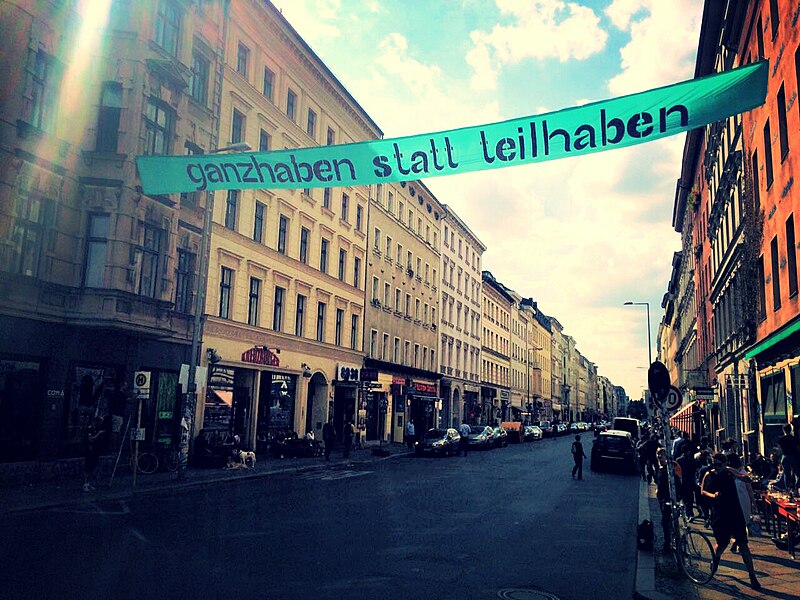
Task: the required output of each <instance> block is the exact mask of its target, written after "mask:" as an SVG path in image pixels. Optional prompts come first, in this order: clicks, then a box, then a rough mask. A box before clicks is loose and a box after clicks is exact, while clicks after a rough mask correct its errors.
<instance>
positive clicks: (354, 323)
mask: <svg viewBox="0 0 800 600" xmlns="http://www.w3.org/2000/svg"><path fill="white" fill-rule="evenodd" d="M350 349H351V350H358V315H353V316H352V317H350Z"/></svg>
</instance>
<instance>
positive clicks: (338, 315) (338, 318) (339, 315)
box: [334, 308, 344, 346]
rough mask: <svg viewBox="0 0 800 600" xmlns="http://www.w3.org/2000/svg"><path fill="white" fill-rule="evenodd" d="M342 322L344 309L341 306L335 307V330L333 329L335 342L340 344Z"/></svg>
mask: <svg viewBox="0 0 800 600" xmlns="http://www.w3.org/2000/svg"><path fill="white" fill-rule="evenodd" d="M342 323H344V310H342V309H341V308H337V309H336V331H335V342H334V343H335V344H336V345H337V346H341V345H342Z"/></svg>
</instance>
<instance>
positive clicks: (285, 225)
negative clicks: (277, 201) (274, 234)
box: [278, 215, 289, 254]
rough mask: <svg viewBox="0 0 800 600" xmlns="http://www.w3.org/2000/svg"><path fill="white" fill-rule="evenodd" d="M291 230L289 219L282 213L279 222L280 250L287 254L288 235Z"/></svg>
mask: <svg viewBox="0 0 800 600" xmlns="http://www.w3.org/2000/svg"><path fill="white" fill-rule="evenodd" d="M288 230H289V219H288V218H287V217H285V216H284V215H281V218H280V221H279V223H278V252H280V253H281V254H286V236H287V234H288Z"/></svg>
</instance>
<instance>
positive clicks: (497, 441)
mask: <svg viewBox="0 0 800 600" xmlns="http://www.w3.org/2000/svg"><path fill="white" fill-rule="evenodd" d="M492 431H493V432H494V437H493V440H494V447H495V448H505V447H506V446H508V432H507V431H506V430H505V429H503V428H502V427H500V426H499V425H498V426H497V427H493V428H492Z"/></svg>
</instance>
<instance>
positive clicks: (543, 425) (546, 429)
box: [539, 421, 555, 437]
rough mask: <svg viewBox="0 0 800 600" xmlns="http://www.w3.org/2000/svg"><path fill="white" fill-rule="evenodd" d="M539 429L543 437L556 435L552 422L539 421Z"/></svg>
mask: <svg viewBox="0 0 800 600" xmlns="http://www.w3.org/2000/svg"><path fill="white" fill-rule="evenodd" d="M539 429H541V430H542V436H543V437H552V436H553V435H554V433H555V431H554V430H553V425H552V424H551V423H550V421H539Z"/></svg>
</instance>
